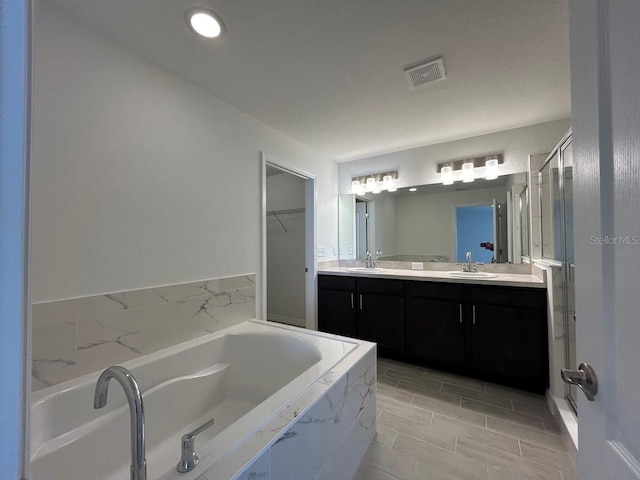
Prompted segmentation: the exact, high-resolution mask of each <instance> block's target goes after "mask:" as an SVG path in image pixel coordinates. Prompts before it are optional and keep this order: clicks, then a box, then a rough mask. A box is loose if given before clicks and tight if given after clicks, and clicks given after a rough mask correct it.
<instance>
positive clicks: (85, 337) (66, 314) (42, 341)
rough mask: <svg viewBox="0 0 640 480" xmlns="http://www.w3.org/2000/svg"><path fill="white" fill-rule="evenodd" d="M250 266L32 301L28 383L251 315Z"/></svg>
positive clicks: (64, 376) (98, 365)
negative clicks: (240, 271) (234, 272)
mask: <svg viewBox="0 0 640 480" xmlns="http://www.w3.org/2000/svg"><path fill="white" fill-rule="evenodd" d="M255 284H256V279H255V274H250V275H240V276H235V277H229V278H219V279H212V280H206V281H199V282H189V283H183V284H177V285H167V286H162V287H155V288H147V289H141V290H132V291H126V292H118V293H112V294H105V295H95V296H91V297H83V298H75V299H68V300H60V301H54V302H44V303H37V304H34V305H33V307H32V325H33V328H32V355H33V363H32V390H33V391H35V390H39V389H41V388H45V387H48V386H51V385H55V384H58V383H61V382H64V381H66V380H71V379H73V378H75V377H78V376H81V375H85V374H87V373H90V372H94V371H96V370H101V369H103V368H106V367H108V366H110V365H114V364H118V363H122V362H125V361H127V360H132V359H134V358H137V357H140V356H141V355H147V354H149V353H152V352H155V351H157V350H160V349H162V348H166V347H169V346H172V345H176V344H178V343H181V342H184V341H186V340H190V339H192V338H196V337H199V336H202V335H206V334H207V333H211V332H215V331H217V330H221V329H223V328H226V327H230V326H233V325H236V324H238V323H241V322H244V321H246V320H250V319H253V318H255V313H256V303H255V297H256V291H255V289H256V287H255Z"/></svg>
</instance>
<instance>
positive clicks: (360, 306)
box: [360, 294, 362, 310]
mask: <svg viewBox="0 0 640 480" xmlns="http://www.w3.org/2000/svg"><path fill="white" fill-rule="evenodd" d="M360 310H362V294H360Z"/></svg>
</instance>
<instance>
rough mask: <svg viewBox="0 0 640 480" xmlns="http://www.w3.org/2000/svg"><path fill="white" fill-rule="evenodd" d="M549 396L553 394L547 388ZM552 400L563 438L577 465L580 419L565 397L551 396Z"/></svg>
mask: <svg viewBox="0 0 640 480" xmlns="http://www.w3.org/2000/svg"><path fill="white" fill-rule="evenodd" d="M549 397H551V396H550V394H549V391H548V390H547V400H549ZM551 400H552V402H553V405H554V408H553V409H554V411H553V414H554V416H555V418H556V422H558V425H560V428H561V429H562V438H563V439H564V443H565V445H566V447H567V451H568V452H569V455H570V456H571V459H572V460H573V463H574V466H575V465H577V461H578V419H577V418H576V416H575V414H574V413H573V410H572V409H571V407H570V406H569V402H567V400H566V399H565V398H560V397H551Z"/></svg>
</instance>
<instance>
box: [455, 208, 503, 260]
mask: <svg viewBox="0 0 640 480" xmlns="http://www.w3.org/2000/svg"><path fill="white" fill-rule="evenodd" d="M494 242H495V240H494V208H493V205H472V206H468V207H456V261H458V262H464V261H465V258H466V254H467V252H471V255H472V256H473V259H474V261H476V262H484V263H491V262H492V261H493V258H494V255H493V248H494Z"/></svg>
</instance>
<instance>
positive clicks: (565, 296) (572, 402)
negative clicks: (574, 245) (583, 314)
mask: <svg viewBox="0 0 640 480" xmlns="http://www.w3.org/2000/svg"><path fill="white" fill-rule="evenodd" d="M572 135H573V132H572V129H569V131H568V132H567V133H566V134H565V135H564V136H563V137H562V139H561V140H560V142H559V143H558V144H557V145H556V147H555V148H554V149H553V150H552V151H551V153H550V154H549V156H548V157H547V159H546V160H545V161H544V163H543V164H542V166H541V167H540V169H539V170H538V180H539V181H538V201H539V204H540V241H541V242H540V243H541V245H543V244H544V241H543V240H542V236H543V234H544V229H543V219H544V215H543V201H542V191H543V190H542V187H543V183H542V175H543V170H544V169H545V167H546V166H547V165H548V164H549V162H551V161H552V160H553V157H554V156H555V155H556V153H557V154H558V188H559V190H560V199H561V202H560V228H561V232H560V233H561V238H562V260H561V261H560V263H561V264H562V267H561V268H562V281H563V283H564V285H563V288H562V316H563V319H562V326H563V336H564V365H565V368H571V352H572V351H574V352H575V346H574V348H573V349H571V348H569V345H570V339H569V331H570V330H569V321H570V319H569V290H568V288H567V287H568V285H569V275H571V264H569V262H568V257H567V254H568V249H567V231H566V212H565V206H566V197H565V178H564V173H565V171H564V168H565V164H564V152H565V150H566V149H567V148H568V147H569V145H570V144H571V142H572V140H573V139H572ZM551 204H552V205H553V198H551ZM554 256H557V252H555V251H554ZM542 258H546V259H548V260H553V261H559V260H557V259H556V258H553V259H550V258H548V257H545V256H544V249H543V250H542ZM573 267H574V268H575V264H573ZM564 392H565V393H564V398H565V400H567V403H568V404H569V406H570V407H571V410H572V411H573V413H574V415H575V416H576V417H577V416H578V405H577V400H576V398H574V397H573V396H572V394H571V393H572V392H571V386H570V385H568V384H565V385H564Z"/></svg>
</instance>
